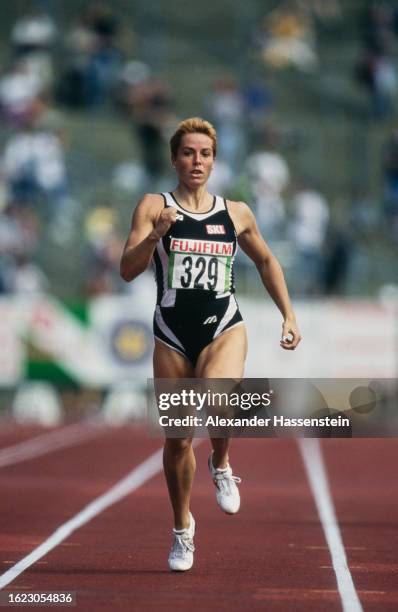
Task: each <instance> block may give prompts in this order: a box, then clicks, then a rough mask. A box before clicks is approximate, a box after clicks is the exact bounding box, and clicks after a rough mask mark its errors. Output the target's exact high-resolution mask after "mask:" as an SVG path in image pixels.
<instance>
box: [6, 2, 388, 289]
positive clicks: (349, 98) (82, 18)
mask: <svg viewBox="0 0 398 612" xmlns="http://www.w3.org/2000/svg"><path fill="white" fill-rule="evenodd" d="M0 36H1V38H0V70H1V72H0V144H1V149H0V151H1V157H0V293H1V294H3V295H4V294H7V295H8V294H35V293H51V294H53V295H55V296H57V297H60V298H61V299H64V300H79V299H82V298H87V297H92V296H98V295H103V294H112V293H128V292H136V291H144V290H145V287H146V283H148V286H149V284H150V283H151V282H152V279H151V278H150V277H149V276H148V277H147V278H146V277H145V276H144V277H142V279H140V281H139V283H137V284H134V283H133V284H132V285H131V286H129V285H126V284H125V283H123V282H122V281H121V279H120V278H119V273H118V267H119V259H120V254H121V250H122V247H123V244H124V241H125V239H126V236H127V233H128V230H129V226H130V220H131V214H132V211H133V209H134V206H135V204H136V202H137V201H138V199H139V198H140V196H141V195H142V194H143V193H144V192H146V191H150V192H156V191H162V190H171V189H172V188H174V186H175V181H174V176H173V173H172V171H171V166H170V163H169V152H168V140H169V137H170V135H171V134H172V132H173V130H174V129H175V127H176V125H177V123H178V121H180V120H181V119H183V118H185V117H188V116H192V115H200V116H203V117H205V118H207V119H209V120H210V121H212V122H213V123H214V124H215V126H216V128H217V130H218V137H219V155H218V158H217V162H216V166H215V170H214V173H213V176H212V178H211V185H210V189H211V190H212V191H213V192H215V193H218V194H220V195H223V196H225V197H229V198H231V199H242V200H245V201H246V202H248V204H249V205H250V206H251V207H252V208H253V210H254V211H255V213H256V216H257V219H258V223H259V226H260V229H261V231H262V233H263V235H264V237H265V239H266V240H267V242H268V243H269V244H270V246H271V248H272V249H273V250H274V252H275V253H276V255H277V256H278V258H279V259H280V261H281V263H282V264H283V266H284V269H285V271H286V275H287V277H288V282H289V287H290V289H291V292H292V293H293V294H294V295H295V296H298V297H304V298H312V297H317V298H319V297H322V296H335V295H337V296H368V297H369V296H371V297H376V296H379V295H380V293H383V292H389V291H397V285H396V283H397V273H396V270H397V265H396V252H397V246H398V54H397V52H398V2H397V3H396V2H374V1H367V0H327V1H326V2H325V1H323V0H286V1H273V0H266V1H264V0H245V1H244V2H242V1H241V0H217V2H207V1H205V0H203V1H202V2H201V3H200V4H199V5H198V4H197V3H191V2H181V1H180V0H169V1H168V2H144V0H130V1H129V2H127V1H124V0H118V1H116V0H114V1H112V3H110V2H97V1H94V2H87V3H82V2H79V1H77V0H68V2H65V1H62V0H51V2H50V1H44V0H43V1H41V2H27V1H22V0H14V1H13V2H12V3H9V2H4V3H2V4H1V5H0ZM237 266H238V274H237V284H238V291H239V292H242V293H245V292H246V293H249V294H250V295H253V294H261V293H262V292H263V288H262V287H261V284H260V283H259V280H258V275H257V273H256V270H255V269H254V266H252V264H251V263H250V262H249V261H248V260H247V259H246V258H245V257H244V256H239V257H238V261H237Z"/></svg>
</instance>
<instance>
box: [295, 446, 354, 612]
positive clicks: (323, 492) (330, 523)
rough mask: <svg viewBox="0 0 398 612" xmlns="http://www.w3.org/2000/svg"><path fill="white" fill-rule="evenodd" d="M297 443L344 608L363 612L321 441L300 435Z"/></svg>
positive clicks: (348, 611)
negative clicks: (334, 501) (350, 566)
mask: <svg viewBox="0 0 398 612" xmlns="http://www.w3.org/2000/svg"><path fill="white" fill-rule="evenodd" d="M297 442H298V445H299V448H300V452H301V456H302V459H303V462H304V466H305V470H306V473H307V478H308V480H309V483H310V486H311V490H312V494H313V496H314V499H315V504H316V507H317V510H318V514H319V518H320V520H321V523H322V528H323V531H324V534H325V538H326V542H327V544H328V546H329V551H330V555H331V557H332V564H333V569H334V572H335V574H336V580H337V588H338V590H339V593H340V599H341V604H342V607H343V611H344V612H363V608H362V605H361V602H360V601H359V598H358V594H357V592H356V589H355V586H354V582H353V580H352V576H351V572H350V570H349V567H348V563H347V557H346V554H345V550H344V544H343V540H342V537H341V533H340V529H339V525H338V522H337V517H336V513H335V510H334V505H333V500H332V496H331V493H330V487H329V483H328V477H327V473H326V468H325V463H324V460H323V456H322V451H321V447H320V444H319V440H317V439H316V438H298V440H297Z"/></svg>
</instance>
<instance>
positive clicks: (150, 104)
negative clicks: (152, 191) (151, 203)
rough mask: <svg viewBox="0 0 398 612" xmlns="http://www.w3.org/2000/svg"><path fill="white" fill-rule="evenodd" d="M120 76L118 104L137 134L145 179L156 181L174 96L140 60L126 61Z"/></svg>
mask: <svg viewBox="0 0 398 612" xmlns="http://www.w3.org/2000/svg"><path fill="white" fill-rule="evenodd" d="M121 76H122V78H121V83H120V101H121V105H122V108H123V109H124V111H125V112H126V113H127V115H128V117H129V118H130V119H131V121H132V124H133V127H134V131H135V133H136V136H137V138H138V141H139V144H140V149H141V157H142V162H143V165H144V168H145V171H146V174H147V180H148V181H149V182H151V181H155V183H156V181H158V180H159V179H160V177H161V176H162V174H163V172H164V171H165V169H166V167H168V166H166V161H167V154H166V151H165V143H166V136H168V131H169V126H170V124H171V123H172V122H174V120H175V118H174V114H173V106H174V100H173V98H172V95H171V91H170V89H169V87H168V85H167V84H166V83H165V82H163V81H161V80H160V79H157V78H155V77H153V76H152V75H151V71H150V69H149V67H148V66H147V65H146V64H144V63H142V62H129V63H128V64H127V65H126V66H125V68H124V70H123V71H122V73H121Z"/></svg>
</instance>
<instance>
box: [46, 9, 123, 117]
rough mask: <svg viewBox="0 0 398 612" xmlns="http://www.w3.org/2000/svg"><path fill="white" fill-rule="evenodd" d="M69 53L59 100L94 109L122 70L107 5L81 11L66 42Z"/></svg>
mask: <svg viewBox="0 0 398 612" xmlns="http://www.w3.org/2000/svg"><path fill="white" fill-rule="evenodd" d="M65 46H66V49H67V51H68V55H67V60H66V65H65V68H64V74H63V77H62V79H61V82H60V83H59V87H58V90H59V98H60V99H61V101H62V102H64V103H65V104H68V105H70V106H76V107H88V108H93V107H97V106H100V105H102V104H103V103H104V102H105V101H106V100H107V98H108V97H109V94H110V93H112V92H113V90H114V88H115V86H116V83H117V79H118V75H119V71H120V70H121V66H122V59H123V53H122V48H121V47H122V41H121V39H120V26H119V20H118V18H117V16H116V13H115V12H114V10H113V9H112V7H111V5H110V4H107V3H103V2H96V3H93V4H91V5H89V6H88V7H87V8H85V9H83V10H82V11H81V13H80V15H79V16H78V17H77V19H76V22H75V24H74V25H73V26H72V27H71V29H70V30H69V32H68V33H67V35H66V38H65Z"/></svg>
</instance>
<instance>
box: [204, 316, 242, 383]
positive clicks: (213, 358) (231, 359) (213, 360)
mask: <svg viewBox="0 0 398 612" xmlns="http://www.w3.org/2000/svg"><path fill="white" fill-rule="evenodd" d="M246 354H247V335H246V328H245V326H244V324H243V323H241V324H239V325H237V326H236V327H233V328H232V329H228V330H227V331H225V332H224V333H222V334H221V335H220V336H218V337H217V338H216V339H215V340H213V342H211V343H210V344H208V345H207V346H206V347H205V348H204V349H203V351H202V352H201V353H200V355H199V358H198V361H197V363H196V368H195V375H196V376H197V377H198V378H242V377H243V373H244V366H245V359H246Z"/></svg>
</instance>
